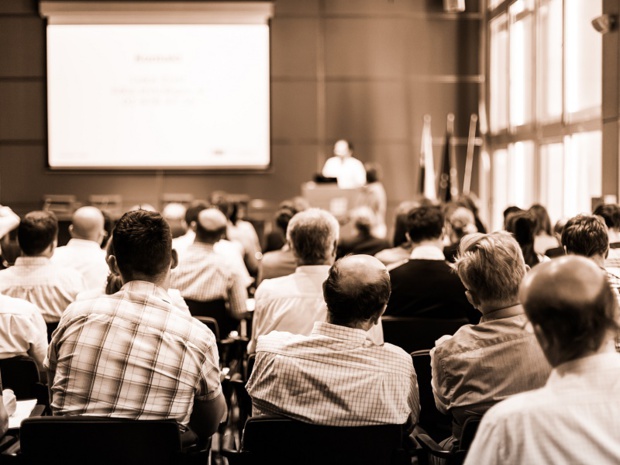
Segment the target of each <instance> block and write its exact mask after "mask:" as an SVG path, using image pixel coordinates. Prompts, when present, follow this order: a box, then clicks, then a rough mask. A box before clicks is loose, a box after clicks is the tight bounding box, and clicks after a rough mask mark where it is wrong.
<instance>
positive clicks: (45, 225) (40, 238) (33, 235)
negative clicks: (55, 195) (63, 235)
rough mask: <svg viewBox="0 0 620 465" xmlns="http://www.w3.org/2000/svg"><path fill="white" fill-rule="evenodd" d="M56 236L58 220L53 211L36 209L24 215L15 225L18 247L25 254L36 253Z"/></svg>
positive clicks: (31, 254) (46, 246) (48, 244)
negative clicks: (17, 224)
mask: <svg viewBox="0 0 620 465" xmlns="http://www.w3.org/2000/svg"><path fill="white" fill-rule="evenodd" d="M57 237H58V220H57V219H56V215H54V213H53V212H49V211H42V210H36V211H32V212H30V213H28V214H26V216H25V217H24V219H22V220H21V221H20V223H19V226H18V227H17V240H18V241H19V248H20V249H21V251H22V253H23V254H24V255H26V256H33V255H38V254H40V253H41V252H43V251H44V250H45V249H47V248H48V247H49V246H50V244H51V243H52V242H54V240H55V239H56V238H57Z"/></svg>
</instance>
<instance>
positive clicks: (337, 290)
mask: <svg viewBox="0 0 620 465" xmlns="http://www.w3.org/2000/svg"><path fill="white" fill-rule="evenodd" d="M341 260H342V259H341ZM341 260H338V261H336V263H334V264H333V265H332V267H331V268H330V269H329V275H328V277H327V279H326V280H325V282H324V283H323V297H324V298H325V303H326V304H327V311H328V313H329V315H330V320H331V321H332V322H333V323H334V324H340V325H344V326H348V325H350V324H352V323H356V322H358V321H367V320H369V319H371V318H373V317H375V316H379V313H380V312H381V311H382V310H383V307H384V306H385V304H387V301H388V299H389V298H390V292H391V285H390V275H389V273H388V272H387V270H386V271H385V273H382V274H381V275H380V276H381V278H380V279H378V280H377V281H375V282H373V283H372V284H371V283H364V284H361V283H353V284H354V285H352V283H351V282H350V280H349V282H344V283H343V281H345V280H346V278H345V279H343V275H342V273H341V271H340V267H339V263H340V261H341Z"/></svg>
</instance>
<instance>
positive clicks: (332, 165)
mask: <svg viewBox="0 0 620 465" xmlns="http://www.w3.org/2000/svg"><path fill="white" fill-rule="evenodd" d="M322 174H323V176H325V177H326V178H336V179H337V180H338V187H339V188H341V189H355V188H357V187H362V186H363V185H364V184H366V170H365V169H364V164H363V163H362V162H361V161H359V160H358V159H357V158H354V157H353V145H352V144H351V143H350V142H349V141H346V140H339V141H338V142H336V144H335V145H334V156H333V157H331V158H328V159H327V161H326V162H325V166H323V172H322Z"/></svg>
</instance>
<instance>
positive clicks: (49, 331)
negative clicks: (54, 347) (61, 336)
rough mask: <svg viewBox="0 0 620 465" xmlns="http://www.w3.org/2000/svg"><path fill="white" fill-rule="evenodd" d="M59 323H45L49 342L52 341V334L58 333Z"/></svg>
mask: <svg viewBox="0 0 620 465" xmlns="http://www.w3.org/2000/svg"><path fill="white" fill-rule="evenodd" d="M58 323H59V322H58V321H55V322H53V323H45V325H46V326H47V342H51V341H52V333H53V332H54V331H56V328H58Z"/></svg>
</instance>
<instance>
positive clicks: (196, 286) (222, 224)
mask: <svg viewBox="0 0 620 465" xmlns="http://www.w3.org/2000/svg"><path fill="white" fill-rule="evenodd" d="M225 231H226V217H225V216H224V214H223V213H222V212H220V211H219V210H217V209H215V208H207V209H204V210H202V211H201V212H200V213H199V214H198V219H197V221H196V238H195V240H194V243H193V244H192V245H190V246H189V247H188V248H187V251H186V253H185V254H184V255H183V256H182V257H181V259H180V261H179V266H178V267H177V268H176V269H175V270H173V271H172V274H171V281H170V284H171V286H172V287H174V288H176V289H179V291H181V295H182V296H183V298H185V299H188V300H195V301H198V302H206V301H211V300H218V299H224V300H226V301H227V302H228V309H229V314H230V316H231V317H232V318H235V319H238V320H240V319H242V318H243V316H244V315H245V313H246V300H247V298H248V294H247V291H246V289H245V285H244V283H243V282H242V278H241V276H239V275H238V274H236V273H235V272H234V271H233V270H232V269H231V266H230V263H229V261H228V260H227V259H226V258H225V257H223V256H222V255H220V254H218V253H216V252H215V251H214V250H213V245H214V244H215V243H216V242H218V241H219V240H220V239H221V238H222V236H223V235H224V233H225Z"/></svg>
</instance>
